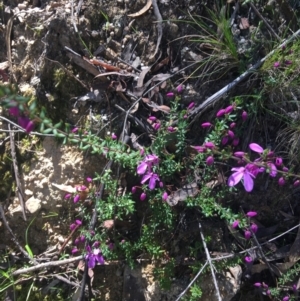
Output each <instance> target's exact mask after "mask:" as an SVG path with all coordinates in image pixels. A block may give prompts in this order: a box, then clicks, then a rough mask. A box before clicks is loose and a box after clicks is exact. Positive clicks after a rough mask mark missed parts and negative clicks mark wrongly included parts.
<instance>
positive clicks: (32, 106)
mask: <svg viewBox="0 0 300 301" xmlns="http://www.w3.org/2000/svg"><path fill="white" fill-rule="evenodd" d="M35 109H36V102H35V101H33V103H32V104H31V105H30V107H29V111H30V112H34V110H35Z"/></svg>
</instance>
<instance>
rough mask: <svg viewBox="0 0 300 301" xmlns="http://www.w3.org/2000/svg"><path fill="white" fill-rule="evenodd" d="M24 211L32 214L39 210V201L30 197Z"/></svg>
mask: <svg viewBox="0 0 300 301" xmlns="http://www.w3.org/2000/svg"><path fill="white" fill-rule="evenodd" d="M25 206H26V209H27V210H28V211H29V212H30V213H31V214H34V213H36V212H37V211H39V210H40V209H41V207H42V206H41V200H39V199H36V198H35V197H33V196H32V197H31V198H30V199H28V200H27V201H26V203H25Z"/></svg>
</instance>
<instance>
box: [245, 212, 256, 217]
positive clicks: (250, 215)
mask: <svg viewBox="0 0 300 301" xmlns="http://www.w3.org/2000/svg"><path fill="white" fill-rule="evenodd" d="M256 215H257V212H255V211H249V212H247V213H246V216H248V217H254V216H256Z"/></svg>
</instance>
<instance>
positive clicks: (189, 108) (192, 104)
mask: <svg viewBox="0 0 300 301" xmlns="http://www.w3.org/2000/svg"><path fill="white" fill-rule="evenodd" d="M194 106H195V103H194V102H191V103H190V104H189V105H188V107H187V109H188V110H191V109H192V108H193V107H194Z"/></svg>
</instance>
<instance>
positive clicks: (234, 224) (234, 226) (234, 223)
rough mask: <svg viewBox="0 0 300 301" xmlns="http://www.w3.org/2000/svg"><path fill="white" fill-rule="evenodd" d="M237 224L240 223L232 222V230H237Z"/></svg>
mask: <svg viewBox="0 0 300 301" xmlns="http://www.w3.org/2000/svg"><path fill="white" fill-rule="evenodd" d="M239 223H240V221H239V220H236V221H234V222H233V223H232V228H233V229H235V228H237V227H238V226H239Z"/></svg>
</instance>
